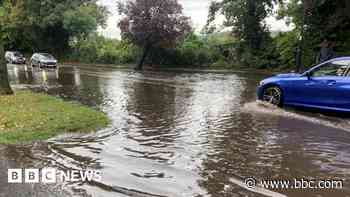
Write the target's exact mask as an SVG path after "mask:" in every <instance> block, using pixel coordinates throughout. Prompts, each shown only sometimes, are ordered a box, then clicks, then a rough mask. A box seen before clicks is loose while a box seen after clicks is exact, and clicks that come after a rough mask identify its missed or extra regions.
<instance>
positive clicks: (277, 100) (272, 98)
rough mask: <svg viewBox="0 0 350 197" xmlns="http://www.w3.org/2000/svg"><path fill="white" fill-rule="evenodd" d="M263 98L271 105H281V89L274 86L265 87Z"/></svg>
mask: <svg viewBox="0 0 350 197" xmlns="http://www.w3.org/2000/svg"><path fill="white" fill-rule="evenodd" d="M263 100H264V101H265V102H268V103H271V104H272V105H276V106H281V105H282V91H281V89H280V88H278V87H276V86H274V87H269V88H266V89H265V91H264V94H263Z"/></svg>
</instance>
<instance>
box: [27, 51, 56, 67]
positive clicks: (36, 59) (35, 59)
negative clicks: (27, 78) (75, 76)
mask: <svg viewBox="0 0 350 197" xmlns="http://www.w3.org/2000/svg"><path fill="white" fill-rule="evenodd" d="M30 65H31V66H33V67H34V66H38V67H40V68H42V67H57V60H56V59H55V58H54V57H53V56H52V55H51V54H49V53H34V54H33V56H32V58H30Z"/></svg>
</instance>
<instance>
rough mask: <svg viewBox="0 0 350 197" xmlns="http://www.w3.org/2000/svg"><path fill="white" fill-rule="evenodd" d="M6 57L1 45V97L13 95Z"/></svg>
mask: <svg viewBox="0 0 350 197" xmlns="http://www.w3.org/2000/svg"><path fill="white" fill-rule="evenodd" d="M4 56H5V52H4V48H3V46H2V45H0V95H5V94H13V91H12V89H11V87H10V84H9V80H8V75H7V65H6V62H5V59H4V58H5V57H4Z"/></svg>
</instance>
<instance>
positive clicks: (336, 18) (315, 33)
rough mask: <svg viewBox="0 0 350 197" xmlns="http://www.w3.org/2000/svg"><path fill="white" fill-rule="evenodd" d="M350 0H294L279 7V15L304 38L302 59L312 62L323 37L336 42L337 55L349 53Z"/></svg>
mask: <svg viewBox="0 0 350 197" xmlns="http://www.w3.org/2000/svg"><path fill="white" fill-rule="evenodd" d="M349 10H350V1H348V0H337V1H334V0H303V1H302V3H300V1H299V0H291V1H288V3H286V4H284V5H283V6H280V9H279V18H284V19H286V20H287V21H289V22H291V23H293V24H294V25H295V29H294V31H296V33H297V34H299V38H303V39H302V42H300V43H302V44H301V45H302V47H301V48H302V51H303V56H302V60H303V61H302V62H303V64H307V65H312V64H314V63H315V54H316V53H317V52H318V50H317V49H318V47H319V44H320V43H321V42H322V41H323V40H324V39H331V40H336V41H337V47H336V49H337V54H338V55H348V54H349V52H350V47H349V45H348V44H347V43H349V42H350V38H349V36H348V35H349V33H350V22H349V21H350V14H349Z"/></svg>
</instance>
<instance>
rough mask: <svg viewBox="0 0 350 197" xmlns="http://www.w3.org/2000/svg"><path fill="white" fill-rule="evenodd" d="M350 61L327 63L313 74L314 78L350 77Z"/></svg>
mask: <svg viewBox="0 0 350 197" xmlns="http://www.w3.org/2000/svg"><path fill="white" fill-rule="evenodd" d="M349 71H350V60H338V61H333V62H330V63H327V64H325V65H323V66H321V67H319V68H317V69H315V70H314V71H313V72H312V76H313V77H326V76H327V77H341V76H348V74H349Z"/></svg>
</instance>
